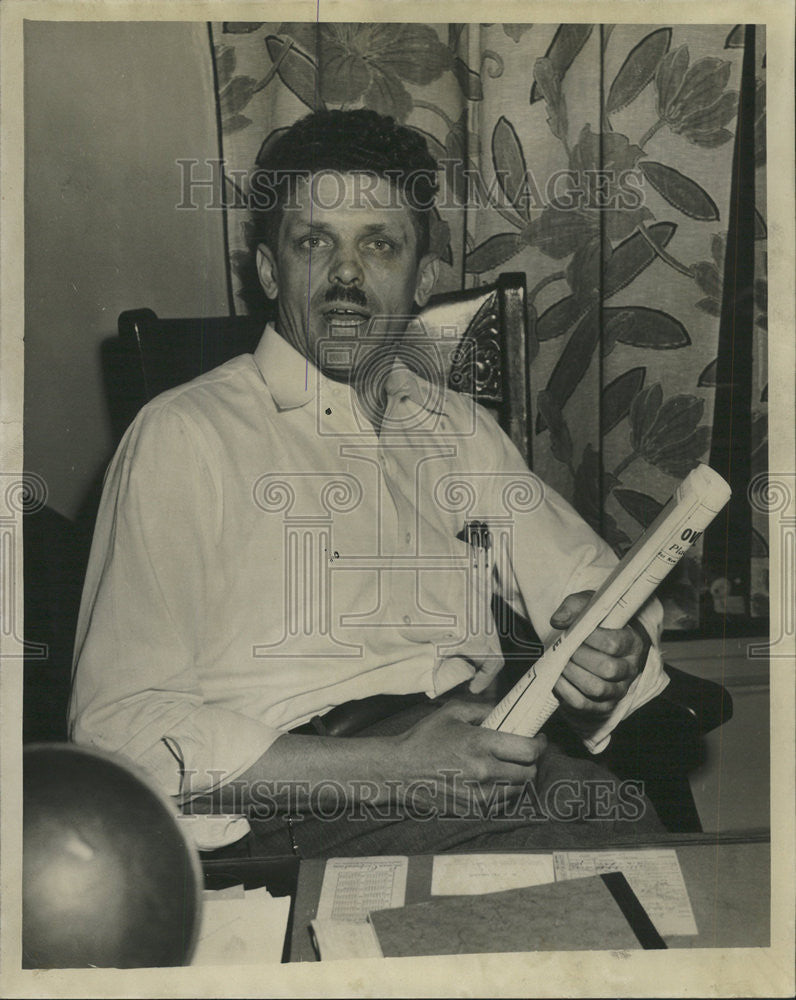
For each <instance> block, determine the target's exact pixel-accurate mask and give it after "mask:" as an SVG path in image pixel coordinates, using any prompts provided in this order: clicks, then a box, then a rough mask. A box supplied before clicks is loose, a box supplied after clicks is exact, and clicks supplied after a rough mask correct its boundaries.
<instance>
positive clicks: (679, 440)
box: [211, 22, 767, 628]
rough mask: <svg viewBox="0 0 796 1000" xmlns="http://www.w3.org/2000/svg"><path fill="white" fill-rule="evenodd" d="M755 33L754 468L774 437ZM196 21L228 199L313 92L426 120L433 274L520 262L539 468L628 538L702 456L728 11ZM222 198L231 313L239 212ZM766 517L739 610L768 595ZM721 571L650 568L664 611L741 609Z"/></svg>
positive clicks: (241, 246)
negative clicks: (769, 412)
mask: <svg viewBox="0 0 796 1000" xmlns="http://www.w3.org/2000/svg"><path fill="white" fill-rule="evenodd" d="M762 30H763V29H762V28H759V29H758V32H757V53H756V56H757V72H758V77H759V80H758V86H757V94H756V100H757V121H758V125H757V126H756V136H757V140H758V146H759V150H758V159H757V166H758V168H759V169H758V170H757V174H756V177H757V197H758V202H759V204H758V206H757V209H756V215H755V219H756V226H757V229H756V233H755V235H756V237H759V240H758V243H757V249H756V264H755V267H756V276H755V281H754V295H755V303H756V319H755V324H756V325H755V331H756V334H757V335H758V336H759V339H758V341H757V342H756V344H755V345H754V347H755V349H754V372H753V379H754V385H755V393H756V395H755V396H754V414H753V437H754V441H753V444H754V448H755V451H754V462H755V463H756V465H755V467H756V468H757V467H759V466H760V465H761V463H763V462H764V460H765V452H766V447H765V435H766V412H765V409H766V394H765V388H764V387H765V382H766V374H765V358H766V351H765V347H766V345H765V210H764V207H763V206H764V203H765V169H764V164H765V151H764V131H765V128H764V104H765V83H764V78H763V74H764V69H763V67H764V51H765V50H764V38H763V37H762ZM211 42H212V57H213V59H214V62H215V69H216V79H217V92H218V111H219V121H220V131H221V158H222V159H223V160H224V162H225V165H226V166H225V168H226V174H227V176H226V181H227V184H226V195H227V198H228V200H229V201H230V202H231V203H232V204H234V203H235V201H236V198H238V197H239V195H240V194H241V192H238V191H237V190H236V187H239V186H240V185H238V184H237V181H236V175H235V173H234V172H235V171H236V170H240V171H244V170H246V169H247V168H249V167H250V166H251V165H252V164H253V163H254V162H255V159H256V157H257V153H258V150H259V149H260V147H261V144H262V143H263V141H264V140H266V139H267V138H268V137H269V136H270V135H271V134H272V133H273V132H274V131H275V130H277V129H281V128H284V127H286V126H288V125H290V124H291V123H292V122H293V121H294V120H295V119H296V118H298V117H300V116H301V115H303V114H305V113H307V111H308V110H310V109H312V108H316V107H333V108H352V107H361V106H365V107H370V108H373V109H375V110H377V111H379V112H382V113H384V114H390V115H393V116H394V117H395V118H396V119H397V120H399V121H401V122H404V123H406V124H407V125H409V126H411V127H412V128H415V129H417V130H418V131H419V132H421V133H422V134H423V136H424V137H425V138H426V140H427V141H428V145H429V148H430V149H431V151H432V153H433V154H434V155H435V156H436V157H437V159H438V160H439V162H440V164H441V165H442V181H443V183H442V189H441V193H440V198H439V218H438V220H437V225H436V233H435V236H434V239H435V242H436V245H437V248H438V250H439V252H440V254H441V257H442V260H443V262H444V263H443V267H442V278H441V283H440V290H449V289H455V288H469V287H474V286H476V285H478V284H480V283H488V282H490V281H492V280H494V278H495V276H496V275H497V274H498V273H499V272H500V271H506V270H513V271H518V270H519V271H524V272H525V273H526V275H527V284H528V289H529V296H528V319H529V323H530V329H531V330H532V335H533V350H532V367H531V380H532V398H533V400H534V402H535V405H536V407H537V414H536V421H535V440H534V456H535V458H534V468H535V470H536V471H537V472H538V473H539V474H540V475H541V477H542V478H543V479H544V480H545V481H547V482H548V483H550V485H552V486H553V487H554V488H555V489H557V490H558V491H559V492H560V493H562V494H563V495H564V496H565V497H567V498H568V499H569V500H570V501H571V502H572V503H573V504H574V505H575V507H576V508H577V509H578V510H579V511H580V513H581V514H582V515H583V516H584V517H585V518H586V520H588V521H589V522H590V523H591V524H592V525H593V526H594V527H595V529H596V530H597V531H599V532H600V534H602V535H603V537H605V538H606V539H607V540H608V542H609V543H610V544H611V545H612V546H614V548H615V549H616V551H617V552H618V553H620V554H621V553H622V552H623V551H625V550H626V549H627V548H628V547H629V546H630V545H631V543H632V541H633V540H634V539H635V538H636V537H637V536H638V534H639V532H640V531H641V530H642V528H643V527H644V526H646V525H647V524H649V523H650V521H651V520H652V519H653V518H654V516H655V515H656V513H657V511H658V510H659V509H660V506H661V505H662V503H664V502H665V501H666V499H668V497H669V496H670V495H671V493H672V491H673V489H674V488H675V486H676V484H677V482H678V481H679V480H680V479H681V478H682V477H683V476H685V475H686V474H687V473H688V471H689V470H690V469H691V468H693V467H694V465H695V464H696V463H697V462H698V461H707V460H708V455H709V449H710V444H711V425H712V419H713V406H714V392H715V383H716V362H717V352H718V343H719V336H718V334H719V316H720V313H721V305H722V283H723V278H724V257H725V247H726V241H727V233H728V220H729V217H730V201H731V192H732V165H733V150H734V145H735V144H734V142H733V139H734V125H735V119H736V115H737V112H738V103H739V89H740V86H741V66H742V58H743V46H744V28H743V26H741V25H736V26H733V25H723V26H722V25H628V24H617V25H610V24H605V25H598V24H560V25H556V24H466V25H465V24H434V25H427V24H384V23H380V24H371V23H346V24H340V23H321V24H317V25H316V24H314V23H230V22H226V23H221V24H213V25H211ZM238 176H242V175H238ZM242 194H245V192H242ZM242 200H243V199H242V198H240V201H242ZM228 217H229V221H228V238H229V255H230V266H231V288H232V292H233V297H234V302H233V308H234V309H235V310H236V311H242V310H244V309H245V308H246V306H247V302H248V298H247V294H246V287H245V286H246V282H245V267H246V264H245V262H246V258H247V254H246V249H245V248H246V230H245V213H244V212H242V211H237V212H236V211H234V210H232V209H230V211H229V213H228ZM750 282H751V278H750ZM764 521H765V518H764V517H763V516H762V515H758V519H757V520H756V522H755V533H754V543H753V548H752V554H753V557H754V560H755V563H754V571H753V572H752V574H751V575H752V581H753V587H754V593H753V594H752V595H749V594H748V593H747V594H745V595H743V596H742V597H741V602H742V606H743V607H742V610H743V611H744V613H746V612H748V611H749V606H750V604H751V610H752V611H753V612H756V613H760V614H767V606H766V601H767V597H766V595H767V559H766V556H767V550H766V541H765V530H766V529H765V523H764ZM732 588H733V584H732V581H726V580H725V581H724V582H723V583H721V584H720V585H718V584H717V583H716V581H715V580H711V579H708V578H707V577H706V575H705V572H704V571H703V569H702V566H701V563H700V553H699V552H693V553H692V554H691V556H690V557H689V558H688V559H686V560H684V562H683V564H681V566H680V567H679V570H678V572H677V573H676V575H675V576H674V578H673V579H671V578H670V580H669V581H668V583H667V585H666V592H665V594H664V604H665V607H666V624H667V626H668V627H670V628H671V627H675V628H677V627H679V628H692V627H696V626H697V624H698V622H699V607H700V602H702V604H703V606H704V604H705V601H708V602H710V601H712V602H713V607H714V610H716V611H719V612H721V611H722V610H723V611H724V612H727V613H733V609H734V610H736V611H737V610H738V608H737V606H736V604H733V599H734V597H735V596H736V595H733V593H732ZM750 598H751V599H750Z"/></svg>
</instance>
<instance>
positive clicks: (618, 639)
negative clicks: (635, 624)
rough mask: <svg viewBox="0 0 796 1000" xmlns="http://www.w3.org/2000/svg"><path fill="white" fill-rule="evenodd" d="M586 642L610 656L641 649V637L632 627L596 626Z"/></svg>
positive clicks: (627, 653)
mask: <svg viewBox="0 0 796 1000" xmlns="http://www.w3.org/2000/svg"><path fill="white" fill-rule="evenodd" d="M584 644H585V645H588V646H591V647H592V649H598V650H599V651H600V652H601V653H607V654H608V655H609V656H629V655H630V654H632V653H638V652H640V651H641V645H642V644H641V638H640V636H639V635H638V634H637V633H636V632H634V631H633V629H632V628H628V627H627V626H626V627H625V628H596V629H595V630H594V631H593V632H592V633H591V635H589V636H588V638H586V639H585V640H584Z"/></svg>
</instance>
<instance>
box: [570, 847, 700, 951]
mask: <svg viewBox="0 0 796 1000" xmlns="http://www.w3.org/2000/svg"><path fill="white" fill-rule="evenodd" d="M553 865H554V868H555V877H556V880H557V881H563V880H565V879H571V878H582V877H584V876H586V875H601V874H602V873H603V872H612V871H619V872H622V874H623V875H624V876H625V878H626V879H627V881H628V882H629V883H630V888H631V889H632V890H633V892H634V893H635V894H636V896H637V897H638V900H639V902H640V903H641V905H642V906H643V907H644V909H645V910H646V911H647V913H648V915H649V918H650V920H651V921H652V922H653V924H655V928H656V930H657V931H658V933H659V934H660V935H661V936H662V937H665V936H666V935H667V934H697V933H698V931H697V925H696V921H695V920H694V912H693V910H692V909H691V901H690V899H689V898H688V890H687V889H686V887H685V881H684V879H683V873H682V871H681V870H680V862H679V861H678V860H677V853H676V851H674V850H671V849H657V848H652V849H650V850H634V851H557V852H555V853H554V854H553Z"/></svg>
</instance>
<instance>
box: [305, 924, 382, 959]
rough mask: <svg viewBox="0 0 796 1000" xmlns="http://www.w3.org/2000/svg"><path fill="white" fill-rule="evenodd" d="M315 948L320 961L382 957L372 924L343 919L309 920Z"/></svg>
mask: <svg viewBox="0 0 796 1000" xmlns="http://www.w3.org/2000/svg"><path fill="white" fill-rule="evenodd" d="M310 927H311V928H312V936H313V938H314V939H315V950H316V951H317V952H318V957H319V958H320V960H321V961H322V962H329V961H335V960H338V959H342V958H383V957H384V956H383V955H382V951H381V947H380V946H379V939H378V938H377V937H376V932H375V930H374V929H373V924H371V923H370V922H366V923H359V924H354V923H348V922H346V921H343V920H318V919H317V918H316V919H315V920H313V921H311V922H310Z"/></svg>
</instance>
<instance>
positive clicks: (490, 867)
mask: <svg viewBox="0 0 796 1000" xmlns="http://www.w3.org/2000/svg"><path fill="white" fill-rule="evenodd" d="M554 881H555V870H554V868H553V855H552V854H438V855H436V856H435V858H434V867H433V869H432V875H431V895H432V896H469V895H475V894H481V893H487V892H501V891H502V890H504V889H524V888H527V887H528V886H530V885H545V884H546V883H548V882H554Z"/></svg>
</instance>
